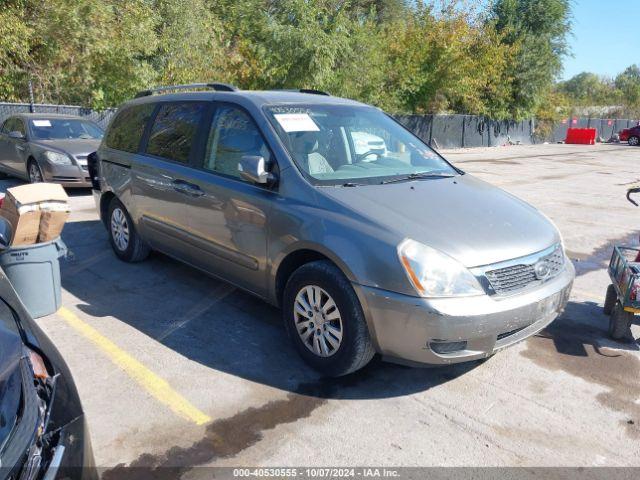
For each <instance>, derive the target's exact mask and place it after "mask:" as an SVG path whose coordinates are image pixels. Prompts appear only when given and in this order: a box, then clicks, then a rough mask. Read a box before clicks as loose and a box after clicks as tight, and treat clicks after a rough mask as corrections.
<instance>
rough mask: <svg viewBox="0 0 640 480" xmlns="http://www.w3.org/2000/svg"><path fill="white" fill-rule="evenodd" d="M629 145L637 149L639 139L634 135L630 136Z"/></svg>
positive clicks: (639, 143) (639, 142)
mask: <svg viewBox="0 0 640 480" xmlns="http://www.w3.org/2000/svg"><path fill="white" fill-rule="evenodd" d="M629 145H631V146H632V147H637V146H638V145H640V137H637V136H636V135H632V136H630V137H629Z"/></svg>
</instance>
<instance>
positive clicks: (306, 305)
mask: <svg viewBox="0 0 640 480" xmlns="http://www.w3.org/2000/svg"><path fill="white" fill-rule="evenodd" d="M293 315H294V320H295V325H296V329H297V331H298V335H300V339H301V340H302V343H304V345H305V346H306V347H307V348H308V349H309V350H311V351H312V352H313V353H314V354H315V355H317V356H319V357H330V356H331V355H333V354H334V353H336V352H337V351H338V349H339V348H340V344H341V343H342V317H341V316H340V311H339V310H338V307H337V306H336V302H335V301H334V300H333V298H331V295H329V294H328V293H327V292H326V291H325V290H323V289H322V288H320V287H318V286H316V285H309V286H306V287H304V288H302V289H301V290H300V291H299V292H298V295H296V301H295V304H294V307H293Z"/></svg>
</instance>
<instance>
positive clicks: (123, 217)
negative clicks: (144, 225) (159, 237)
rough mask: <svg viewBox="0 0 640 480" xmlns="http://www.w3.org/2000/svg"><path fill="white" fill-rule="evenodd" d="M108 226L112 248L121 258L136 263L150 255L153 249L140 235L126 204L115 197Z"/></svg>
mask: <svg viewBox="0 0 640 480" xmlns="http://www.w3.org/2000/svg"><path fill="white" fill-rule="evenodd" d="M107 228H108V229H109V242H110V243H111V248H113V251H114V252H115V254H116V255H117V256H118V258H119V259H120V260H122V261H125V262H129V263H135V262H141V261H142V260H144V259H146V258H147V257H148V256H149V253H150V252H151V249H150V248H149V246H148V245H147V244H146V243H144V241H143V240H142V238H140V235H138V232H137V231H136V228H135V226H134V224H133V221H132V220H131V216H130V215H129V212H127V209H126V208H125V206H124V205H123V204H122V202H121V201H120V200H118V199H117V198H115V197H114V198H113V199H112V200H111V203H110V204H109V216H108V221H107Z"/></svg>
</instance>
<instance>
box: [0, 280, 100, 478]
mask: <svg viewBox="0 0 640 480" xmlns="http://www.w3.org/2000/svg"><path fill="white" fill-rule="evenodd" d="M5 478H7V479H16V480H18V479H20V480H23V479H24V480H27V479H29V480H30V479H42V478H44V479H52V480H53V479H54V478H69V479H87V480H93V479H97V474H96V471H95V467H94V460H93V452H92V450H91V442H90V439H89V433H88V431H87V424H86V421H85V416H84V413H83V410H82V405H81V404H80V399H79V398H78V393H77V391H76V387H75V385H74V383H73V379H72V378H71V374H70V372H69V369H68V368H67V366H66V364H65V362H64V360H63V359H62V357H61V356H60V354H59V353H58V351H57V350H56V348H55V347H54V346H53V344H51V342H50V341H49V339H48V338H47V337H46V335H45V334H44V333H43V332H42V331H41V330H40V328H39V327H38V326H37V325H36V323H35V322H34V321H33V319H32V318H31V317H30V316H29V314H28V313H27V312H26V311H25V309H24V307H23V306H22V304H21V303H20V300H19V299H18V297H17V296H16V293H15V291H14V290H13V288H12V287H11V285H10V284H9V282H8V280H7V277H5V276H4V274H1V273H0V479H5Z"/></svg>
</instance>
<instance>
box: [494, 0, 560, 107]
mask: <svg viewBox="0 0 640 480" xmlns="http://www.w3.org/2000/svg"><path fill="white" fill-rule="evenodd" d="M570 13H571V5H570V0H494V2H493V5H492V8H491V15H490V20H489V21H490V22H491V23H493V25H494V26H495V28H496V30H497V31H498V32H500V33H501V34H502V35H503V42H504V43H506V44H508V45H512V46H514V47H515V48H517V50H518V51H517V54H516V56H515V58H514V60H513V62H511V63H510V65H509V68H508V71H509V75H508V76H509V78H510V79H511V81H510V90H511V99H512V102H511V105H510V108H511V114H512V116H513V117H514V118H516V119H521V118H525V117H527V116H530V115H531V114H532V113H533V112H535V111H536V110H537V109H538V108H539V107H540V106H541V104H542V103H543V102H544V101H545V96H547V95H548V94H549V93H550V92H551V90H552V87H553V83H554V81H555V80H556V78H557V76H558V75H559V74H560V72H561V71H562V58H563V56H564V55H566V54H568V52H569V48H568V43H567V35H568V34H569V32H570V31H571V22H570Z"/></svg>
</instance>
